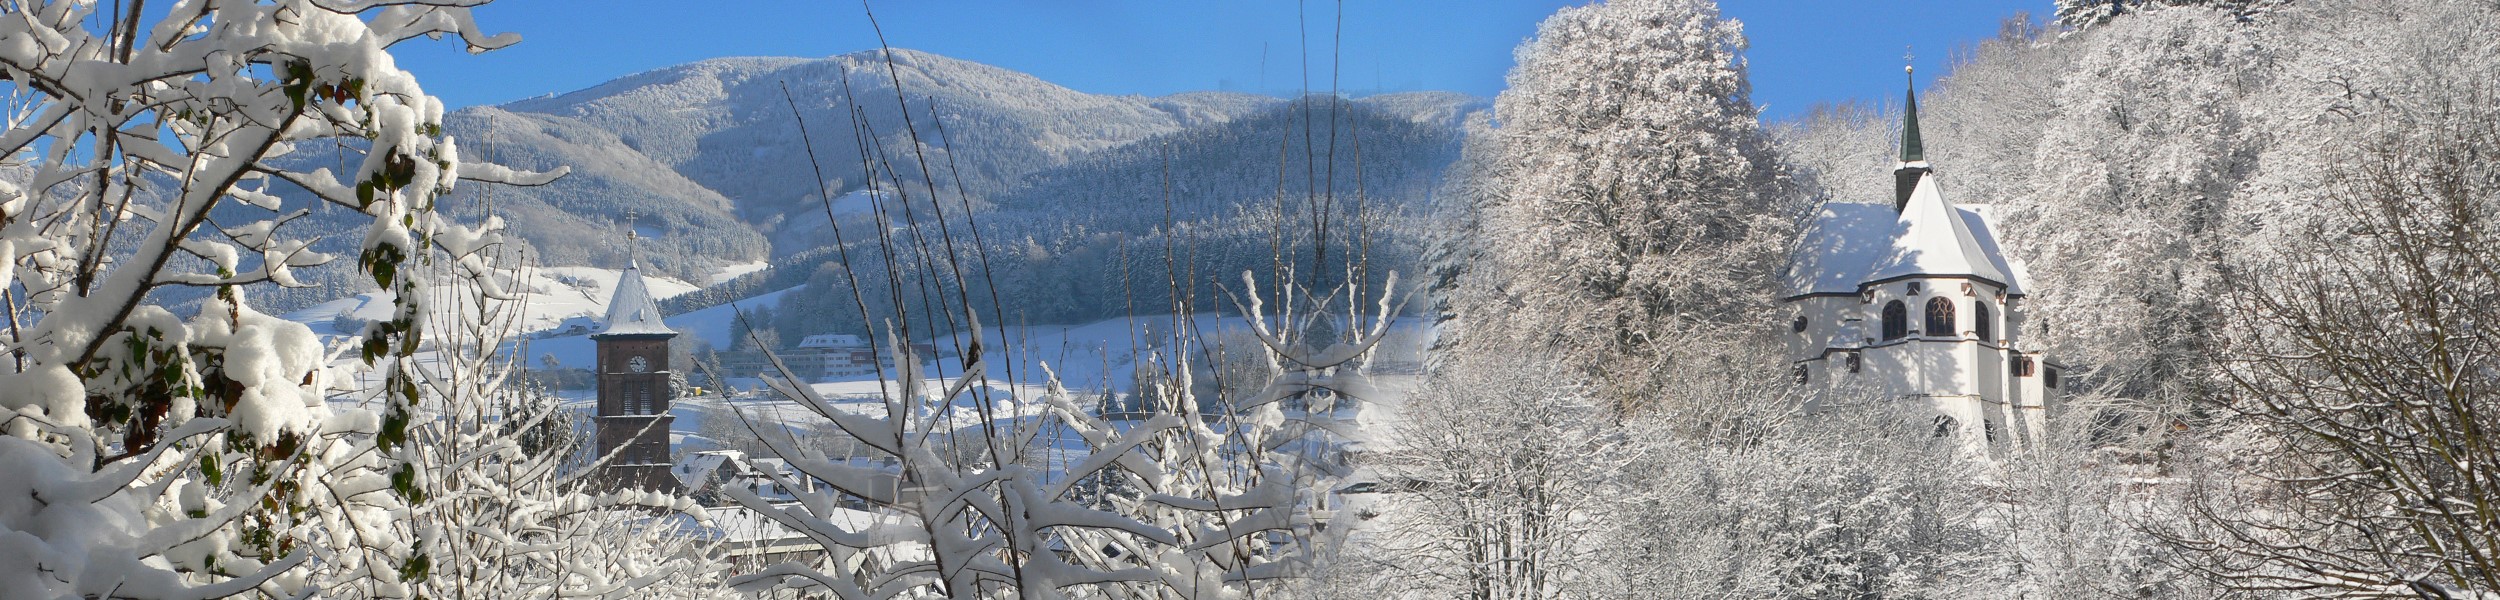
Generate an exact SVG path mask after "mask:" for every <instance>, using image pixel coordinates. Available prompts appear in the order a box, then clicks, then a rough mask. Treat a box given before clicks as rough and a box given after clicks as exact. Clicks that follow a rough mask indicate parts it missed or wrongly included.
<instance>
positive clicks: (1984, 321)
mask: <svg viewBox="0 0 2500 600" xmlns="http://www.w3.org/2000/svg"><path fill="white" fill-rule="evenodd" d="M1970 317H1971V320H1972V321H1973V323H1972V327H1973V328H1975V329H1978V330H1979V341H1982V342H1988V341H1995V340H1996V339H1997V336H1995V335H1993V334H1995V333H1996V329H1997V328H1996V323H1992V322H1990V321H1993V320H1994V319H1991V318H1990V315H1989V314H1988V302H1987V301H1985V300H1979V301H1973V302H1971V303H1970Z"/></svg>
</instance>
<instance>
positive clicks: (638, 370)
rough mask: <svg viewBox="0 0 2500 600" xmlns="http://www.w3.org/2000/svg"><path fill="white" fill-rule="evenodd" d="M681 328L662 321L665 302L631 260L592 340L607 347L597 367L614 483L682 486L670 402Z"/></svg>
mask: <svg viewBox="0 0 2500 600" xmlns="http://www.w3.org/2000/svg"><path fill="white" fill-rule="evenodd" d="M675 337H677V332H676V331H675V330H671V329H669V328H668V325H667V324H666V323H662V322H661V321H660V305H659V303H658V302H655V301H653V300H652V298H651V291H650V288H648V287H646V286H645V285H644V284H643V281H642V268H641V265H640V264H638V263H627V265H626V267H625V273H624V275H622V276H620V277H618V278H617V281H616V295H615V297H613V298H610V299H609V300H608V313H607V318H606V319H604V320H602V321H601V328H600V331H599V333H596V334H592V335H591V336H590V339H592V340H594V341H596V342H597V344H598V347H599V356H598V362H597V363H595V364H593V365H591V371H592V372H593V373H595V374H597V376H598V378H599V410H598V417H597V419H596V420H597V422H598V425H597V426H598V440H599V455H600V456H606V457H610V458H608V464H607V466H605V467H603V468H604V469H605V470H606V476H605V477H603V478H602V479H603V480H604V481H606V482H608V484H609V485H610V486H611V487H612V488H617V489H622V488H637V489H645V490H654V491H665V492H675V491H677V489H678V488H677V479H676V478H675V477H671V476H670V475H669V462H670V461H669V456H668V450H669V448H668V440H669V437H668V434H669V428H670V427H672V426H673V425H675V424H676V421H677V418H676V417H674V416H670V415H669V412H668V409H669V404H670V403H672V402H674V401H675V400H676V397H675V396H676V391H675V389H674V388H673V387H672V386H671V385H670V384H669V364H668V341H669V339H670V338H675Z"/></svg>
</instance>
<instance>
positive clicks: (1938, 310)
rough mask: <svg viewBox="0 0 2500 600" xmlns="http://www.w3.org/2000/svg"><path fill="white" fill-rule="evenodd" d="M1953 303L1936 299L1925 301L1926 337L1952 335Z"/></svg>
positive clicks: (1948, 300)
mask: <svg viewBox="0 0 2500 600" xmlns="http://www.w3.org/2000/svg"><path fill="white" fill-rule="evenodd" d="M1953 334H1954V327H1953V301H1952V300H1951V299H1947V298H1944V297H1937V298H1935V299H1933V300H1928V301H1927V335H1953Z"/></svg>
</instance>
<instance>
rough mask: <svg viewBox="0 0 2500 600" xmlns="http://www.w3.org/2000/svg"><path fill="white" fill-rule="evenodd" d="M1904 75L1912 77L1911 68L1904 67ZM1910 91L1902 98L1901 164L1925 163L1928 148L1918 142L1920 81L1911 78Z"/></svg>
mask: <svg viewBox="0 0 2500 600" xmlns="http://www.w3.org/2000/svg"><path fill="white" fill-rule="evenodd" d="M1901 73H1902V74H1903V75H1912V71H1911V67H1902V68H1901ZM1909 79H1910V86H1909V89H1906V90H1903V91H1902V92H1901V96H1902V98H1903V100H1902V101H1901V105H1902V109H1901V162H1902V163H1905V164H1906V163H1913V162H1925V161H1926V160H1927V156H1926V155H1927V148H1926V147H1925V145H1924V144H1920V143H1919V140H1918V79H1917V78H1916V77H1914V76H1913V77H1910V78H1909Z"/></svg>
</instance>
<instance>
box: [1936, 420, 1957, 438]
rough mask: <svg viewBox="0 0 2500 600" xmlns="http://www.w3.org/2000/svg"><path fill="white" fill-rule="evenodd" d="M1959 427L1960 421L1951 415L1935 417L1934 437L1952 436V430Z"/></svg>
mask: <svg viewBox="0 0 2500 600" xmlns="http://www.w3.org/2000/svg"><path fill="white" fill-rule="evenodd" d="M1961 428H1962V423H1961V422H1960V421H1955V420H1953V417H1936V437H1953V432H1954V430H1957V429H1961Z"/></svg>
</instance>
